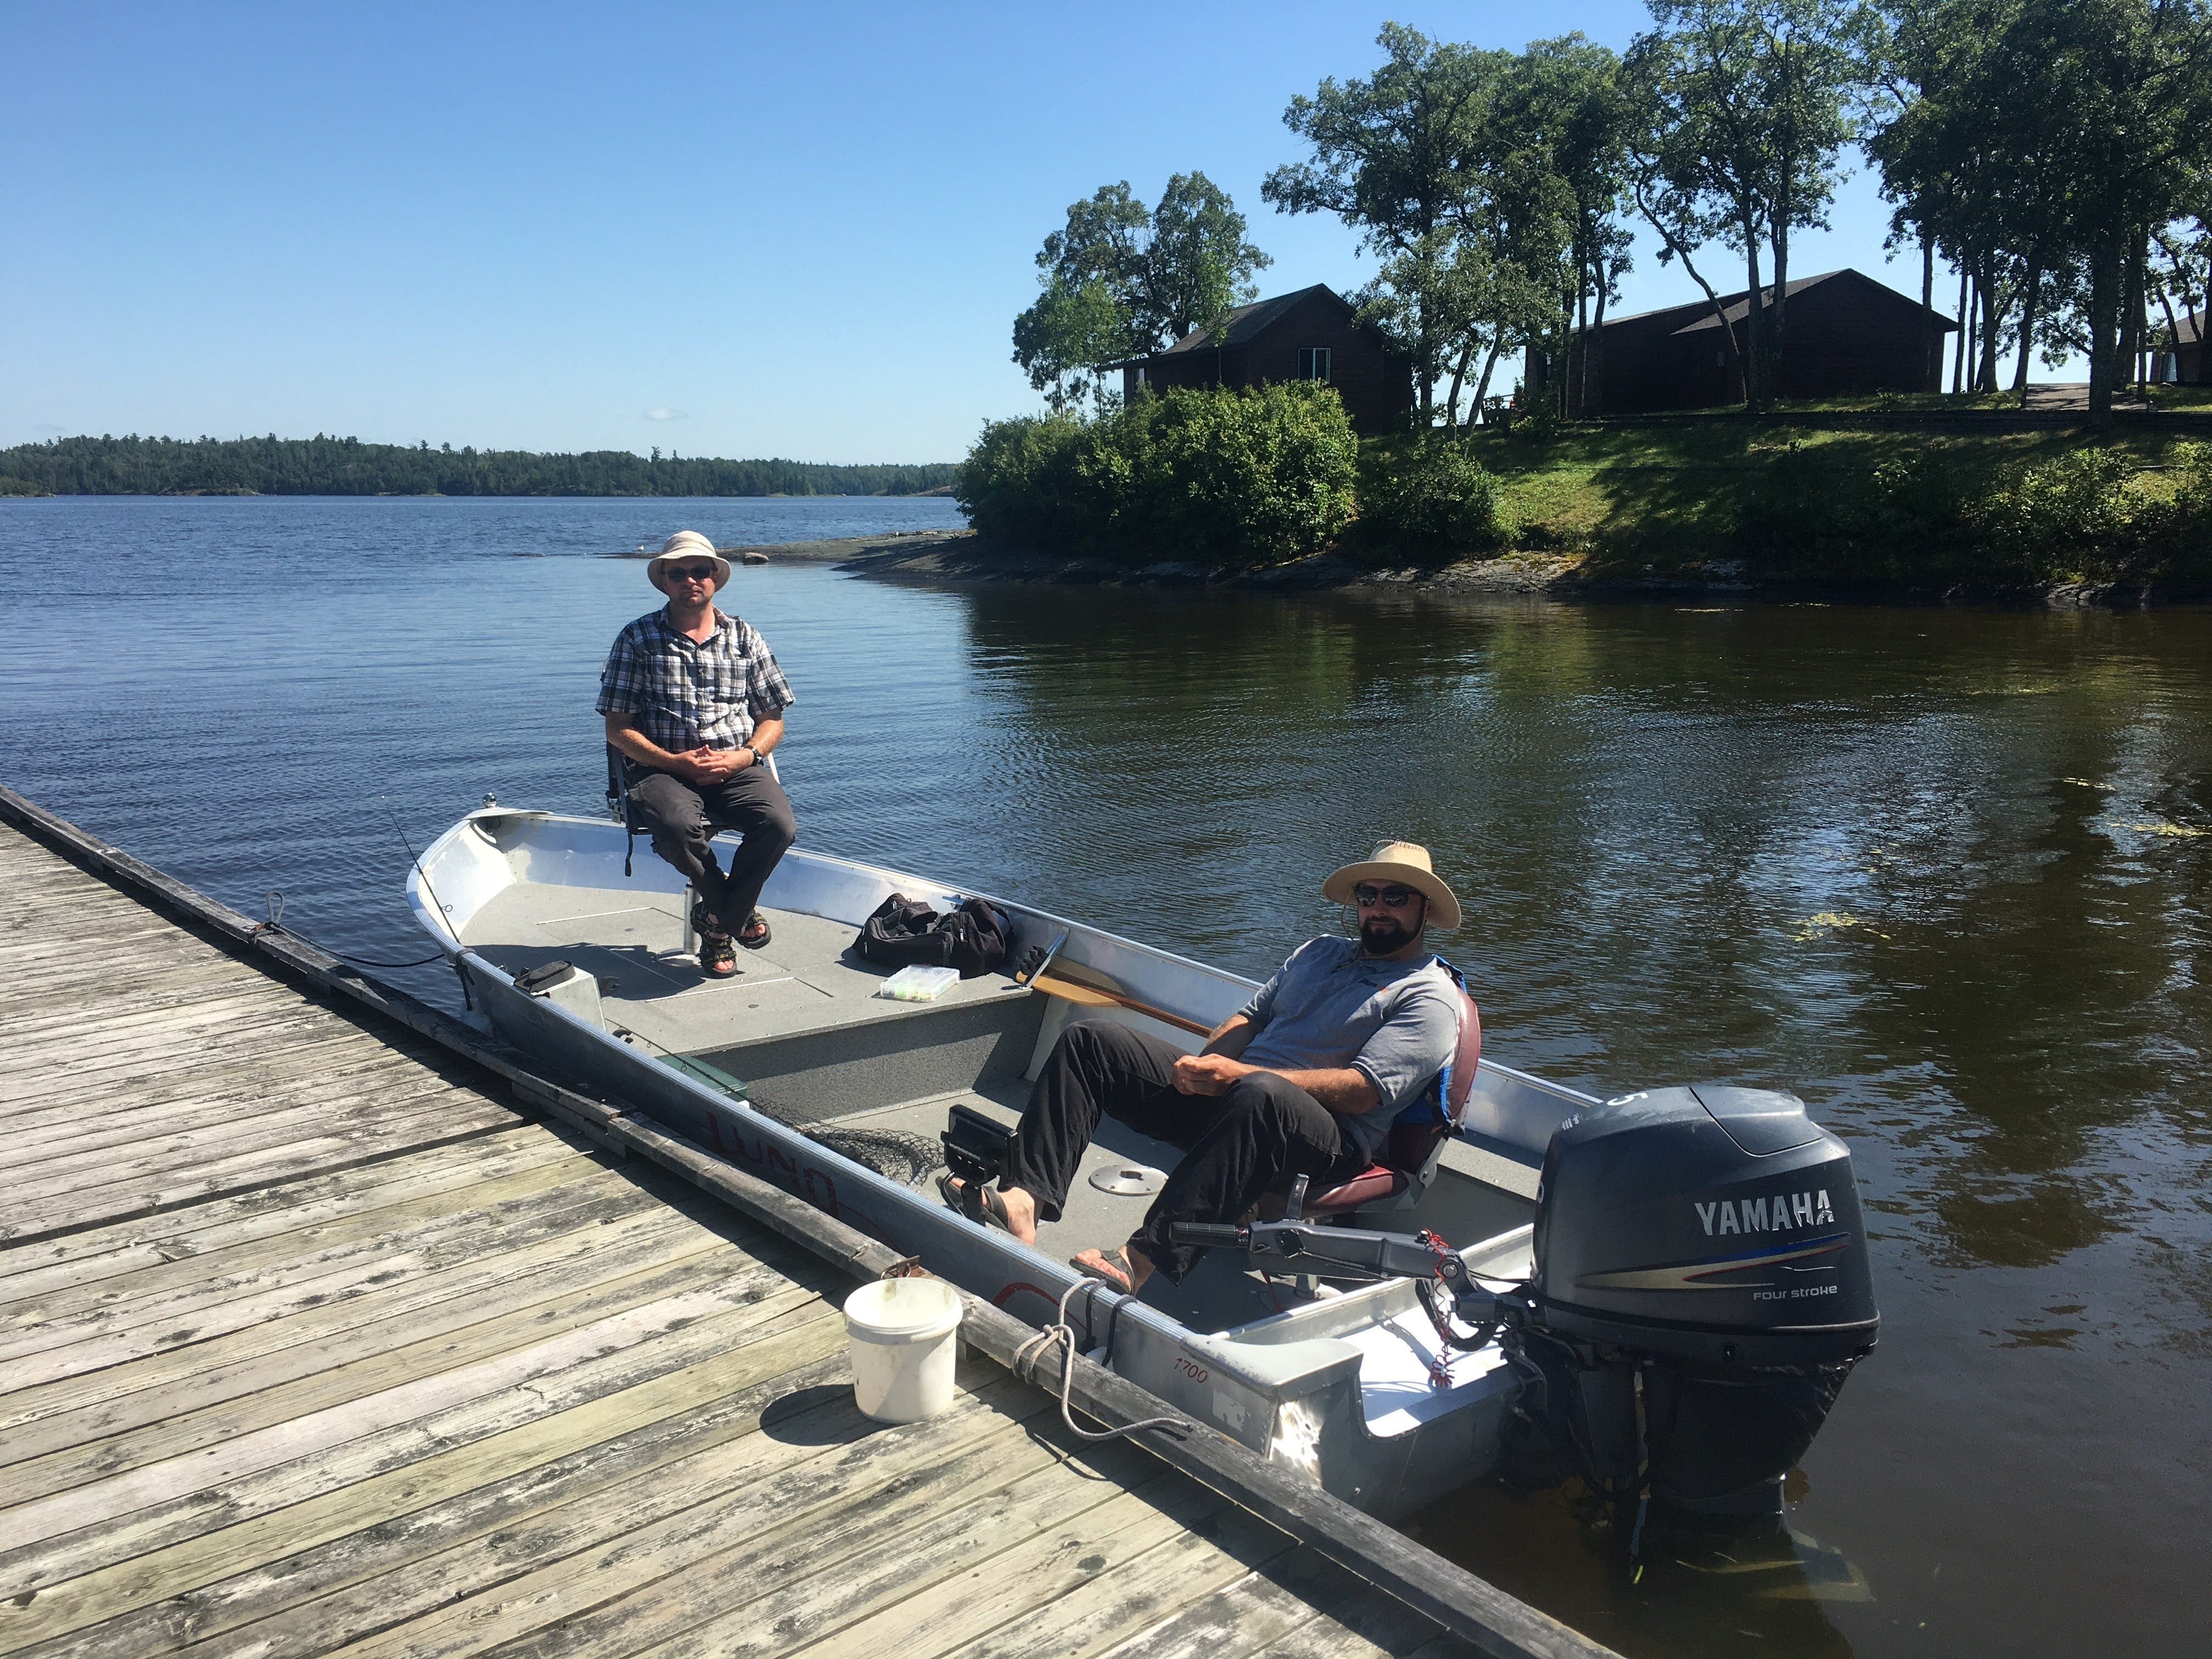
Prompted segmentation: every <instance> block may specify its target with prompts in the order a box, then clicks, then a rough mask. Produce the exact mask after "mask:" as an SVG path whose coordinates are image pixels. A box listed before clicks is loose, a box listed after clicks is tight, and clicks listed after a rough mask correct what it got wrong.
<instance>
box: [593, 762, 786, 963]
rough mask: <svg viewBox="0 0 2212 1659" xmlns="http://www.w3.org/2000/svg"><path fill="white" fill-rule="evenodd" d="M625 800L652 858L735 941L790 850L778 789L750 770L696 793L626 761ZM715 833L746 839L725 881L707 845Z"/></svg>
mask: <svg viewBox="0 0 2212 1659" xmlns="http://www.w3.org/2000/svg"><path fill="white" fill-rule="evenodd" d="M623 765H624V766H626V767H627V768H628V769H629V773H628V775H629V798H630V800H631V801H632V802H633V803H634V804H635V805H636V807H637V809H638V816H639V817H641V819H643V820H644V827H645V828H646V829H648V830H649V831H650V832H651V834H652V836H653V851H654V852H656V853H658V854H660V856H661V857H662V858H664V859H665V860H667V861H668V862H669V863H671V864H672V865H674V866H676V867H677V868H678V870H681V871H682V872H684V875H685V877H687V878H689V879H690V883H691V884H692V885H693V886H694V887H696V888H697V889H698V890H699V893H700V896H702V898H704V899H705V900H706V901H707V908H708V910H709V911H710V912H712V913H713V915H714V917H715V919H716V921H717V922H718V924H719V926H718V927H716V928H714V930H712V931H715V932H720V933H736V932H737V931H738V929H739V928H741V927H744V925H745V918H746V917H748V916H750V915H752V913H753V908H754V907H755V906H756V905H757V904H758V903H759V902H760V896H761V889H762V888H763V886H765V885H767V884H768V878H769V872H771V871H773V870H774V869H775V866H776V860H779V859H781V857H782V856H783V855H784V854H786V853H787V852H788V851H790V850H791V843H792V842H793V841H795V840H796V839H798V836H799V824H798V822H797V820H796V819H794V818H793V817H792V813H791V800H790V798H789V797H788V796H787V795H786V794H785V793H783V786H782V785H781V784H780V783H778V782H777V781H775V774H773V773H771V772H770V771H769V769H768V768H766V767H765V766H748V767H747V768H745V769H744V771H742V772H733V773H732V774H731V775H729V776H728V777H726V778H724V779H723V780H722V781H720V783H713V784H708V785H707V786H706V787H704V788H700V787H697V786H696V785H692V784H689V783H686V782H684V780H683V779H681V778H679V777H677V776H676V775H673V774H672V773H668V772H655V771H652V770H649V769H647V768H645V767H642V766H640V765H638V764H637V763H635V762H633V761H628V760H625V761H624V762H623ZM716 829H735V830H738V831H739V832H740V833H742V834H743V836H744V840H743V841H742V842H739V843H738V848H737V850H736V851H735V852H734V853H732V854H730V869H729V873H728V874H727V875H725V874H724V873H723V872H722V868H721V866H720V865H719V864H717V863H715V861H714V848H713V847H712V846H711V845H710V843H711V842H712V841H713V840H714V831H715V830H716Z"/></svg>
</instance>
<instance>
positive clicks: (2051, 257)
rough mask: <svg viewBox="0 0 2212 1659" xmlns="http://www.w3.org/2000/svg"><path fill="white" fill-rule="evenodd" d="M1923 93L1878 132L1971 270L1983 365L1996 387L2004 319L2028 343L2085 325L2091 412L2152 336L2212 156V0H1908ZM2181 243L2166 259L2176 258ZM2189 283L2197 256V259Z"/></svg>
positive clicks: (2105, 409) (1900, 32) (1899, 197)
mask: <svg viewBox="0 0 2212 1659" xmlns="http://www.w3.org/2000/svg"><path fill="white" fill-rule="evenodd" d="M1891 21H1892V25H1893V27H1892V40H1893V43H1894V46H1893V52H1894V53H1895V55H1896V58H1897V59H1898V61H1899V65H1900V78H1901V79H1903V80H1905V82H1909V83H1910V85H1911V90H1912V94H1913V95H1912V96H1911V97H1909V98H1899V99H1898V100H1895V106H1894V108H1893V110H1892V111H1891V112H1888V118H1887V120H1885V121H1884V122H1882V123H1881V125H1880V127H1879V129H1878V130H1877V131H1875V133H1874V135H1873V136H1872V137H1871V139H1870V142H1869V149H1870V151H1871V152H1872V154H1873V155H1874V156H1875V159H1876V161H1878V162H1879V163H1880V165H1881V168H1882V173H1883V182H1884V186H1885V188H1886V189H1887V191H1889V193H1890V195H1891V197H1892V198H1893V200H1895V201H1897V202H1898V203H1899V214H1900V216H1909V217H1911V219H1912V221H1913V222H1916V223H1917V224H1920V225H1922V226H1925V227H1929V228H1931V230H1932V234H1935V235H1936V237H1937V238H1938V239H1939V240H1942V242H1943V245H1944V247H1945V251H1946V252H1948V254H1950V256H1951V257H1952V258H1953V259H1954V261H1956V262H1958V263H1959V264H1960V270H1961V272H1962V276H1964V275H1971V276H1972V287H1973V290H1974V294H1975V295H1976V307H1975V315H1974V316H1972V317H1971V318H1966V319H1961V320H1962V322H1966V323H1968V324H1969V325H1972V326H1975V327H1976V329H1977V333H1978V340H1979V343H1980V351H1979V353H1978V356H1979V357H1980V363H1979V365H1978V368H1977V370H1976V383H1977V384H1978V385H1982V386H1990V387H1992V388H1993V387H1994V384H1995V365H1994V358H1995V352H1996V347H1997V345H1998V343H1999V341H2000V338H2001V328H2002V319H2004V318H2005V317H2006V315H2007V313H2008V312H2009V311H2011V310H2012V309H2014V308H2015V307H2016V308H2017V309H2018V311H2019V313H2020V315H2019V320H2018V324H2017V326H2016V337H2017V338H2018V339H2019V341H2020V344H2021V368H2020V370H2019V371H2017V372H2016V373H2015V382H2016V383H2019V382H2021V381H2022V380H2024V373H2025V368H2026V362H2027V349H2028V346H2029V344H2030V343H2031V342H2032V341H2033V339H2034V338H2036V337H2038V334H2039V330H2040V331H2042V335H2043V337H2045V341H2046V344H2047V346H2049V347H2051V348H2056V349H2063V348H2065V347H2066V346H2069V345H2073V344H2076V343H2078V345H2079V346H2080V348H2081V349H2083V350H2085V351H2086V352H2087V356H2088V358H2089V399H2090V411H2091V418H2092V420H2093V422H2097V423H2099V424H2104V423H2106V422H2109V421H2110V420H2111V417H2112V396H2113V393H2114V392H2115V390H2116V388H2117V387H2118V386H2119V385H2120V384H2122V383H2123V382H2124V380H2126V379H2127V378H2128V370H2129V367H2130V363H2131V362H2137V363H2139V362H2140V361H2141V358H2142V352H2143V350H2144V349H2145V347H2146V346H2147V344H2148V340H2149V327H2150V322H2149V317H2148V307H2150V305H2151V304H2152V303H2154V301H2160V289H2161V288H2162V286H2163V283H2162V282H2161V281H2160V279H2159V278H2158V277H2156V276H2154V263H2153V262H2154V256H2155V255H2156V254H2158V253H2160V252H2163V251H2164V250H2165V249H2166V246H2168V245H2169V244H2173V243H2175V240H2176V238H2177V236H2178V235H2179V236H2185V235H2186V232H2185V231H2184V230H2182V229H2181V227H2182V226H2183V225H2185V223H2186V222H2189V221H2191V220H2192V219H2193V220H2194V221H2195V222H2196V223H2197V225H2198V227H2199V228H2200V229H2201V228H2202V226H2203V213H2204V209H2205V202H2206V199H2207V195H2208V190H2207V176H2208V172H2212V9H2208V6H2207V4H2206V3H2205V0H1910V3H1908V0H1893V7H1892V12H1891ZM2172 264H2173V262H2172V260H2171V259H2170V258H2169V259H2168V261H2167V269H2168V270H2172ZM2182 281H2183V283H2184V284H2185V283H2186V276H2185V267H2184V274H2183V276H2182Z"/></svg>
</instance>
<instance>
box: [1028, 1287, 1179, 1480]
mask: <svg viewBox="0 0 2212 1659" xmlns="http://www.w3.org/2000/svg"><path fill="white" fill-rule="evenodd" d="M1095 1283H1097V1281H1096V1280H1094V1279H1077V1280H1076V1281H1075V1283H1073V1285H1069V1286H1068V1287H1067V1289H1066V1291H1065V1292H1063V1293H1062V1295H1061V1296H1060V1315H1059V1318H1058V1321H1057V1322H1055V1323H1054V1324H1050V1325H1048V1326H1046V1327H1045V1328H1043V1329H1042V1330H1041V1331H1039V1332H1038V1333H1037V1334H1036V1335H1035V1336H1033V1337H1031V1338H1030V1340H1028V1341H1026V1342H1024V1343H1023V1344H1022V1346H1020V1347H1018V1348H1017V1349H1015V1350H1014V1364H1013V1372H1014V1375H1015V1376H1018V1377H1019V1378H1021V1380H1022V1381H1023V1382H1024V1383H1036V1380H1037V1377H1036V1373H1037V1370H1038V1368H1039V1367H1040V1366H1041V1365H1042V1364H1043V1363H1044V1357H1045V1355H1047V1354H1048V1353H1049V1352H1052V1345H1053V1344H1054V1343H1055V1342H1057V1343H1060V1345H1061V1346H1062V1353H1061V1358H1060V1421H1061V1422H1063V1423H1065V1424H1066V1425H1067V1426H1068V1429H1069V1431H1070V1432H1072V1433H1073V1434H1074V1435H1075V1436H1077V1437H1079V1438H1080V1439H1084V1440H1115V1439H1119V1438H1120V1437H1121V1436H1122V1435H1125V1434H1135V1433H1137V1432H1138V1431H1139V1430H1142V1429H1179V1430H1181V1431H1182V1432H1184V1433H1185V1434H1188V1433H1189V1432H1190V1428H1191V1425H1189V1424H1188V1423H1187V1422H1185V1421H1184V1420H1183V1419H1182V1418H1180V1417H1147V1418H1146V1419H1144V1420H1143V1421H1142V1422H1139V1423H1128V1424H1124V1425H1122V1426H1121V1427H1120V1428H1118V1429H1086V1428H1084V1427H1082V1426H1081V1425H1079V1424H1078V1423H1077V1422H1076V1420H1075V1414H1074V1410H1073V1407H1072V1406H1071V1405H1070V1404H1069V1401H1068V1395H1069V1393H1070V1391H1071V1390H1073V1388H1074V1387H1075V1328H1074V1327H1073V1326H1072V1325H1070V1324H1069V1323H1068V1322H1067V1304H1069V1303H1070V1302H1072V1301H1073V1300H1074V1299H1075V1293H1076V1292H1077V1291H1079V1290H1082V1289H1084V1288H1085V1287H1086V1286H1088V1285H1092V1284H1095Z"/></svg>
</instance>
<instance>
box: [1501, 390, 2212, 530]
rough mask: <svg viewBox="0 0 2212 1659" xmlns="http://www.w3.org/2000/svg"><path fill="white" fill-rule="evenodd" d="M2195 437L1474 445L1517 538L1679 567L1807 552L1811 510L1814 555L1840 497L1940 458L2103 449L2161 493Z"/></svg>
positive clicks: (1599, 439)
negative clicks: (1898, 469)
mask: <svg viewBox="0 0 2212 1659" xmlns="http://www.w3.org/2000/svg"><path fill="white" fill-rule="evenodd" d="M2189 390H2191V391H2194V390H2196V388H2193V387H2192V388H2189ZM2190 436H2191V435H2189V434H2182V435H2175V434H2172V433H2169V432H2165V431H2160V430H2157V429H2155V428H2148V429H2147V428H2143V427H2141V426H2139V425H2133V424H2130V425H2125V426H2123V427H2122V428H2120V429H2119V430H2118V431H2117V432H2115V433H2114V434H2112V435H2111V436H2109V437H2108V438H2106V439H2103V440H2095V439H2093V438H2092V437H2091V436H2090V435H2088V434H2087V433H2086V432H2082V431H2080V430H2075V429H2053V430H2049V431H2038V432H2021V433H1994V432H1993V433H1986V434H1983V433H1972V432H1963V433H1962V432H1953V431H1940V430H1939V431H1929V432H1922V431H1867V432H1850V431H1835V430H1832V429H1826V428H1819V427H1811V426H1808V427H1804V428H1790V427H1788V426H1775V425H1771V424H1769V425H1761V426H1753V425H1751V424H1749V423H1745V422H1730V421H1713V422H1699V421H1686V422H1682V423H1680V424H1679V425H1669V426H1663V427H1623V428H1616V427H1599V426H1595V425H1593V426H1569V427H1565V428H1561V429H1560V430H1559V433H1558V434H1557V435H1555V436H1553V437H1550V438H1548V439H1534V438H1527V437H1520V436H1514V435H1505V434H1501V433H1494V432H1478V433H1477V434H1476V435H1474V439H1473V444H1474V453H1475V455H1476V457H1477V458H1478V459H1480V461H1481V463H1482V465H1483V466H1484V467H1485V468H1486V469H1487V470H1489V471H1492V472H1493V473H1495V474H1496V475H1497V476H1498V478H1499V480H1500V482H1501V483H1503V484H1504V509H1505V513H1504V516H1505V518H1506V520H1507V521H1508V523H1509V524H1510V526H1511V533H1512V542H1513V544H1514V545H1516V546H1517V547H1520V548H1524V549H1532V550H1534V549H1547V550H1559V551H1564V552H1569V553H1577V554H1580V555H1582V556H1583V558H1584V560H1585V561H1586V562H1589V565H1590V566H1591V567H1592V568H1611V567H1620V568H1638V569H1642V568H1649V569H1652V570H1655V571H1660V572H1665V571H1669V570H1688V569H1694V568H1699V567H1700V566H1702V565H1705V564H1706V563H1707V562H1711V561H1713V560H1716V559H1729V558H1738V557H1741V556H1745V555H1746V554H1747V552H1748V553H1752V554H1753V556H1759V555H1760V554H1765V555H1768V556H1777V555H1778V556H1779V562H1782V563H1784V564H1797V563H1800V562H1802V560H1801V558H1800V557H1798V556H1796V554H1795V553H1793V550H1791V549H1790V547H1789V546H1788V544H1789V542H1790V540H1791V539H1792V538H1791V534H1790V524H1791V519H1792V515H1793V513H1796V514H1797V515H1798V516H1800V517H1801V518H1802V527H1803V532H1804V534H1803V536H1802V544H1803V546H1802V552H1803V554H1804V555H1805V556H1808V557H1809V556H1812V555H1813V550H1814V548H1815V547H1816V546H1817V545H1818V544H1820V541H1821V539H1822V538H1821V533H1820V532H1822V531H1823V530H1824V529H1825V528H1826V527H1827V526H1829V525H1830V524H1831V523H1832V522H1834V521H1836V520H1838V518H1839V516H1840V515H1839V513H1838V507H1844V506H1848V505H1849V504H1850V498H1851V497H1852V496H1853V495H1855V494H1857V492H1859V491H1860V490H1862V489H1864V488H1865V487H1866V484H1867V482H1868V481H1869V480H1871V479H1872V478H1873V477H1874V475H1875V469H1876V468H1878V467H1881V466H1882V465H1883V464H1884V463H1900V464H1917V465H1928V464H1929V462H1930V461H1931V460H1934V459H1940V460H1941V461H1942V462H1945V463H1948V464H1950V465H1954V467H1955V468H1956V470H1957V471H1958V472H1959V473H1960V475H1963V476H1965V477H1971V478H1977V479H1996V478H2001V477H2006V476H2009V475H2015V474H2017V473H2018V472H2019V471H2022V470H2024V469H2026V468H2027V467H2029V466H2031V465H2035V464H2037V463H2039V462H2044V461H2047V460H2050V459H2052V458H2054V457H2057V456H2059V455H2063V454H2066V453H2070V452H2074V451H2078V450H2082V449H2086V448H2089V447H2107V448H2111V449H2113V450H2116V451H2118V453H2120V454H2121V455H2122V456H2123V457H2124V459H2125V462H2126V465H2127V467H2128V470H2129V472H2130V477H2129V480H2128V483H2127V486H2126V488H2127V490H2128V492H2129V493H2130V496H2131V497H2133V498H2136V499H2140V500H2153V499H2158V498H2160V497H2163V496H2166V495H2171V494H2172V489H2173V484H2172V480H2171V479H2170V478H2169V477H2168V473H2167V468H2166V462H2167V460H2168V459H2169V458H2170V457H2171V456H2172V453H2173V451H2174V450H2175V449H2176V448H2177V447H2178V446H2179V445H2180V444H2182V443H2185V442H2186V441H2189V437H2190ZM1753 523H1758V524H1761V525H1764V526H1767V528H1766V530H1765V532H1762V533H1763V534H1765V536H1766V537H1767V538H1769V544H1768V545H1767V546H1765V547H1762V548H1757V549H1753V548H1748V547H1747V546H1746V545H1745V544H1744V538H1743V536H1742V535H1741V534H1740V533H1739V532H1740V529H1741V526H1746V525H1749V524H1753ZM1777 526H1778V528H1777ZM1777 540H1778V541H1779V543H1780V545H1776V544H1774V543H1775V542H1776V541H1777ZM1762 562H1766V561H1765V560H1762Z"/></svg>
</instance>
